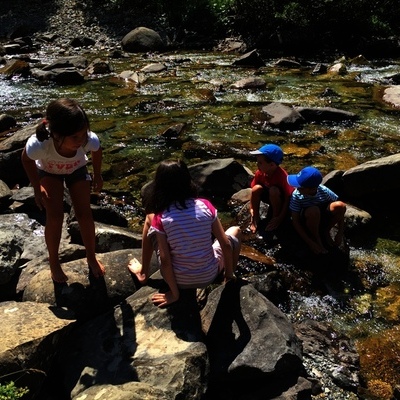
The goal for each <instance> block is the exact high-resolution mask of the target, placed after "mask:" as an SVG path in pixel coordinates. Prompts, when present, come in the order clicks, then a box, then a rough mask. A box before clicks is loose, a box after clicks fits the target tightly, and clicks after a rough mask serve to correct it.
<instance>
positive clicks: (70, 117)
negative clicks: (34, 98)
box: [36, 98, 90, 142]
mask: <svg viewBox="0 0 400 400" xmlns="http://www.w3.org/2000/svg"><path fill="white" fill-rule="evenodd" d="M85 127H86V128H87V129H88V130H90V124H89V119H88V117H87V115H86V113H85V111H84V110H83V108H82V107H81V106H80V105H79V104H78V102H77V101H75V100H73V99H69V98H61V99H57V100H53V101H51V102H50V103H49V105H48V106H47V109H46V119H45V120H44V121H42V122H41V123H40V124H39V125H38V126H37V127H36V137H37V138H38V140H39V141H41V142H43V141H44V140H46V139H48V138H49V137H52V136H53V135H56V136H58V137H59V138H63V137H66V136H71V135H73V134H75V133H76V132H79V131H80V130H82V129H84V128H85Z"/></svg>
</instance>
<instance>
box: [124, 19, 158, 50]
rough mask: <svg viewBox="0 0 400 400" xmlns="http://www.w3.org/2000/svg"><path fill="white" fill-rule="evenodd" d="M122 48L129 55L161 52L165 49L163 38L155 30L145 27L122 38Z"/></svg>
mask: <svg viewBox="0 0 400 400" xmlns="http://www.w3.org/2000/svg"><path fill="white" fill-rule="evenodd" d="M121 44H122V48H123V50H125V51H127V52H129V53H141V52H147V51H160V50H163V48H164V42H163V40H162V39H161V36H160V35H159V34H158V33H157V32H156V31H154V30H152V29H149V28H145V27H143V26H141V27H138V28H136V29H134V30H133V31H130V32H129V33H127V34H126V35H125V36H124V37H123V38H122V42H121Z"/></svg>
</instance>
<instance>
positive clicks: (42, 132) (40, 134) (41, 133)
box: [36, 120, 50, 142]
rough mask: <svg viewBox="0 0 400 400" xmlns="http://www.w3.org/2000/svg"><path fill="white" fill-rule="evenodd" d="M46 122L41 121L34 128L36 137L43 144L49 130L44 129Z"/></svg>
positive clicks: (48, 135) (48, 134)
mask: <svg viewBox="0 0 400 400" xmlns="http://www.w3.org/2000/svg"><path fill="white" fill-rule="evenodd" d="M46 123H47V121H46V120H43V121H42V122H41V123H40V124H39V125H38V126H37V127H36V137H37V139H38V140H39V142H43V141H45V140H47V139H48V138H49V137H50V133H49V130H48V129H47V127H46Z"/></svg>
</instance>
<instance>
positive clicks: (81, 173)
mask: <svg viewBox="0 0 400 400" xmlns="http://www.w3.org/2000/svg"><path fill="white" fill-rule="evenodd" d="M38 174H39V179H42V178H44V177H45V176H51V177H52V178H56V179H59V180H60V181H63V182H65V185H66V186H67V188H69V187H70V186H71V185H72V184H74V183H75V182H79V181H91V180H92V177H91V176H90V174H89V171H88V169H87V167H86V166H83V167H81V168H78V169H77V170H75V171H74V172H72V174H60V175H59V174H51V173H50V172H46V171H43V170H41V169H38Z"/></svg>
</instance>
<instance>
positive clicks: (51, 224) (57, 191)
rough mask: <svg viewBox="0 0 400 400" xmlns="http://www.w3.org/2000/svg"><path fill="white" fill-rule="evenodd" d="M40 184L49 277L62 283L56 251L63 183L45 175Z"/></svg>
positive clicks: (61, 211) (57, 248) (65, 278)
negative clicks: (44, 212) (44, 211)
mask: <svg viewBox="0 0 400 400" xmlns="http://www.w3.org/2000/svg"><path fill="white" fill-rule="evenodd" d="M40 184H41V186H42V189H43V190H44V192H45V193H47V195H45V196H43V202H44V206H45V209H46V226H45V231H44V232H45V233H44V237H45V241H46V245H47V250H48V252H49V264H50V272H51V278H52V279H53V281H54V282H57V283H64V282H66V281H67V280H68V277H67V275H66V274H65V273H64V271H63V270H62V268H61V264H60V260H59V257H58V251H59V247H60V240H61V232H62V224H63V220H64V206H63V199H64V183H63V181H62V180H60V179H57V178H54V177H51V176H45V177H44V178H42V179H41V181H40Z"/></svg>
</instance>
